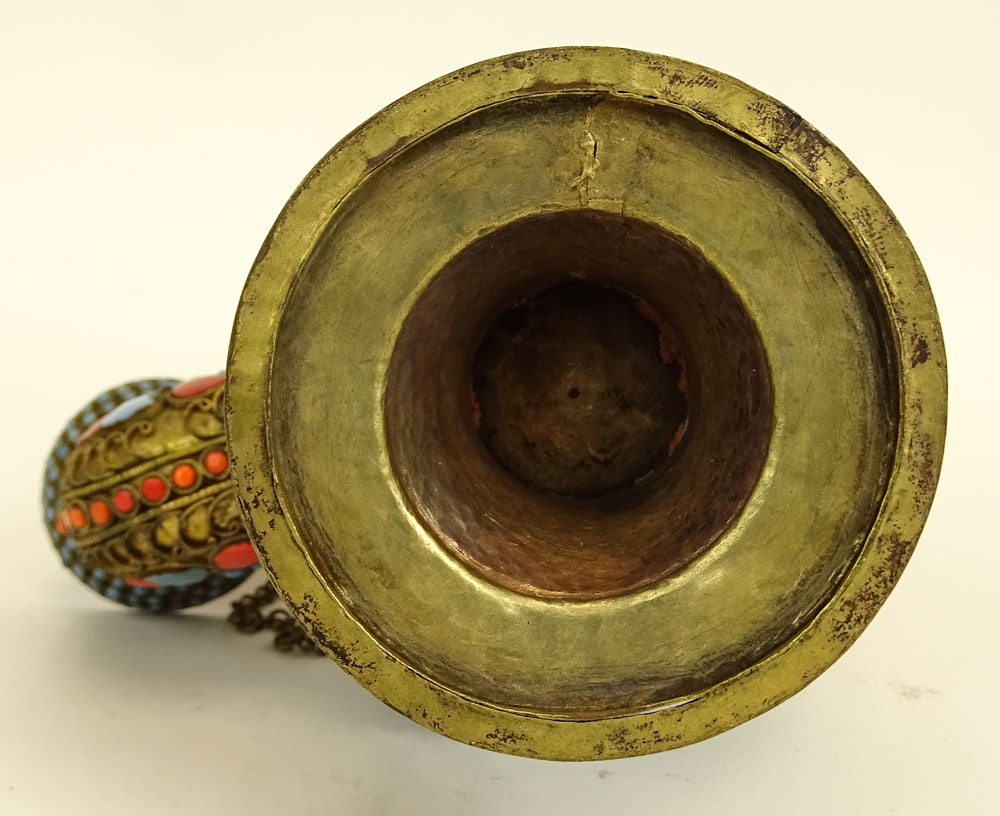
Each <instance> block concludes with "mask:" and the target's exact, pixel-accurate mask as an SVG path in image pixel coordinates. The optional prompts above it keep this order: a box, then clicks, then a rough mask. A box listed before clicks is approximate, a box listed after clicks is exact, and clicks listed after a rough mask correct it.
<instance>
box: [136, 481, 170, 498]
mask: <svg viewBox="0 0 1000 816" xmlns="http://www.w3.org/2000/svg"><path fill="white" fill-rule="evenodd" d="M140 490H141V491H142V495H143V497H144V498H145V499H146V500H147V501H151V502H158V501H160V500H161V499H162V498H163V497H164V496H166V495H167V483H166V482H165V481H163V479H161V478H160V477H159V476H150V477H149V478H147V479H145V480H144V481H143V483H142V487H141V488H140Z"/></svg>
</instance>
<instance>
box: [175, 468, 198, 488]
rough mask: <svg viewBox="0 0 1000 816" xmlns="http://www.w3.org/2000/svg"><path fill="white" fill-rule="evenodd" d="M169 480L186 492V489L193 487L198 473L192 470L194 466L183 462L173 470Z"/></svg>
mask: <svg viewBox="0 0 1000 816" xmlns="http://www.w3.org/2000/svg"><path fill="white" fill-rule="evenodd" d="M171 478H172V479H173V482H174V484H175V485H177V487H179V488H181V490H187V488H189V487H191V486H193V485H194V483H195V481H197V479H198V471H196V470H195V469H194V465H191V464H188V463H187V462H183V463H182V464H179V465H178V466H177V467H175V468H174V472H173V475H172V476H171Z"/></svg>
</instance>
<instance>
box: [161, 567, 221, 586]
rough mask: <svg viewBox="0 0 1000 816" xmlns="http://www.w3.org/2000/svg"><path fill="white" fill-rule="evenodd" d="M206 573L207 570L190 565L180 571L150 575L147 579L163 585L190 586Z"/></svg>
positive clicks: (201, 578)
mask: <svg viewBox="0 0 1000 816" xmlns="http://www.w3.org/2000/svg"><path fill="white" fill-rule="evenodd" d="M207 575H208V570H206V569H203V568H202V567H191V569H186V570H183V571H181V572H163V573H160V574H159V575H150V576H148V579H147V580H150V581H153V582H154V583H157V584H162V585H164V586H190V585H191V584H196V583H198V582H199V581H201V580H203V579H204V578H205V576H207Z"/></svg>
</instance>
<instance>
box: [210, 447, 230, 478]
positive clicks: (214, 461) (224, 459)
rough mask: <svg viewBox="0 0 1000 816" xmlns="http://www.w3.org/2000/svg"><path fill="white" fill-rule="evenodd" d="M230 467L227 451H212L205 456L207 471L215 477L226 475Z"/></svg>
mask: <svg viewBox="0 0 1000 816" xmlns="http://www.w3.org/2000/svg"><path fill="white" fill-rule="evenodd" d="M227 467H229V457H228V456H227V455H226V452H225V451H221V450H212V451H209V452H208V453H206V454H205V470H207V471H208V472H209V473H211V474H212V475H213V476H218V475H219V474H220V473H224V472H225V470H226V468H227Z"/></svg>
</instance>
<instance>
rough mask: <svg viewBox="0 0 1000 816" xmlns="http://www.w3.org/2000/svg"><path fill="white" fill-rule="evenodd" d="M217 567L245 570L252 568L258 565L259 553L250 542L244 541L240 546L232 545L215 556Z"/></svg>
mask: <svg viewBox="0 0 1000 816" xmlns="http://www.w3.org/2000/svg"><path fill="white" fill-rule="evenodd" d="M214 560H215V566H217V567H218V568H219V569H224V570H231V569H243V568H244V567H252V566H253V565H254V564H256V563H257V553H255V552H254V550H253V547H252V546H251V544H250V542H249V541H242V542H240V543H239V544H230V545H229V546H228V547H225V548H223V549H222V550H220V551H219V552H218V553H216V556H215V559H214Z"/></svg>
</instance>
